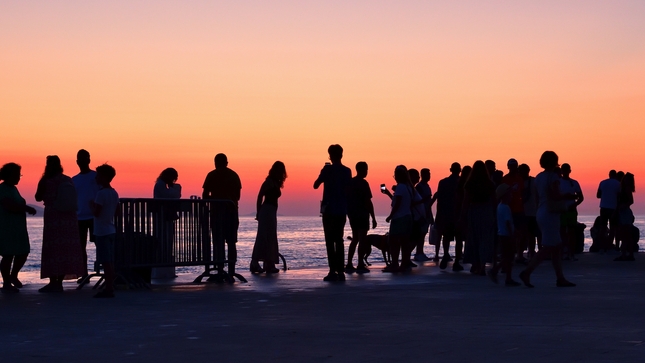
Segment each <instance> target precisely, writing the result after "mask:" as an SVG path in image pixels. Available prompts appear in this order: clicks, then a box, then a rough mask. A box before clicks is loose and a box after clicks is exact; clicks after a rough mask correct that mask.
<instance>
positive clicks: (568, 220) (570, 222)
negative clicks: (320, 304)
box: [560, 211, 578, 228]
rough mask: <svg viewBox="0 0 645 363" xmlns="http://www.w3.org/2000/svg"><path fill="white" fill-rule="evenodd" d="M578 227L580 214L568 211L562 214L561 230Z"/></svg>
mask: <svg viewBox="0 0 645 363" xmlns="http://www.w3.org/2000/svg"><path fill="white" fill-rule="evenodd" d="M577 226H578V212H577V211H566V212H563V213H561V214H560V228H574V227H577Z"/></svg>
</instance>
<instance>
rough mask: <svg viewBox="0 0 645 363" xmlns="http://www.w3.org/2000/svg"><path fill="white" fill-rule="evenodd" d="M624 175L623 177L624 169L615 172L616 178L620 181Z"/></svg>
mask: <svg viewBox="0 0 645 363" xmlns="http://www.w3.org/2000/svg"><path fill="white" fill-rule="evenodd" d="M624 177H625V172H624V171H619V172H617V173H616V180H618V181H622V180H623V178H624Z"/></svg>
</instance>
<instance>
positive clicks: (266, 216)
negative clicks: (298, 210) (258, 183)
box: [251, 181, 282, 263]
mask: <svg viewBox="0 0 645 363" xmlns="http://www.w3.org/2000/svg"><path fill="white" fill-rule="evenodd" d="M264 183H265V188H266V189H265V196H264V203H262V206H260V210H259V211H258V233H257V235H256V237H255V245H253V255H252V256H251V258H252V259H253V260H255V261H265V262H273V263H279V262H280V260H279V257H278V218H277V216H278V198H279V197H280V195H281V194H282V192H281V191H280V187H278V186H277V185H271V184H274V183H271V182H268V181H265V182H264Z"/></svg>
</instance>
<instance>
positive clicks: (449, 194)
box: [435, 175, 459, 224]
mask: <svg viewBox="0 0 645 363" xmlns="http://www.w3.org/2000/svg"><path fill="white" fill-rule="evenodd" d="M458 185H459V176H457V175H451V176H449V177H447V178H444V179H441V180H440V181H439V185H438V186H437V193H435V197H436V198H437V223H438V224H443V223H447V224H449V223H454V220H455V218H456V214H457V208H458V206H457V186H458Z"/></svg>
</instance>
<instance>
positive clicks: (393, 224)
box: [390, 214, 412, 236]
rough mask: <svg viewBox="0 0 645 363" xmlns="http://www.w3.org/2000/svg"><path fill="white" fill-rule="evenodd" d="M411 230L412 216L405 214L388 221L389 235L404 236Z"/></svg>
mask: <svg viewBox="0 0 645 363" xmlns="http://www.w3.org/2000/svg"><path fill="white" fill-rule="evenodd" d="M410 232H412V216H411V215H409V214H408V215H405V216H403V217H399V218H396V219H392V220H391V221H390V236H405V235H409V234H410Z"/></svg>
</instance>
